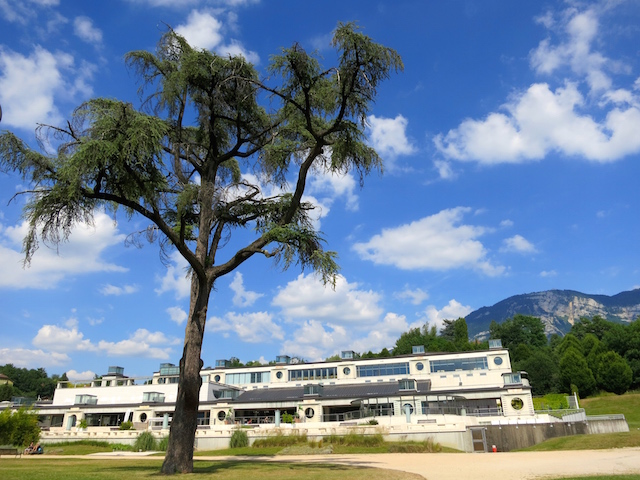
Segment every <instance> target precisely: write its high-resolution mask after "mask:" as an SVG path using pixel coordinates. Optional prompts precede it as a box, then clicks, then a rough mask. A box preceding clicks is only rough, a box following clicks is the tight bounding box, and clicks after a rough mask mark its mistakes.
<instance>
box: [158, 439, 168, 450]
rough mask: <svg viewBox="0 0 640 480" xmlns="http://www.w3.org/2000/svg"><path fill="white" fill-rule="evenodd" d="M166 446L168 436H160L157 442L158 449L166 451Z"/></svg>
mask: <svg viewBox="0 0 640 480" xmlns="http://www.w3.org/2000/svg"><path fill="white" fill-rule="evenodd" d="M167 447H169V436H166V437H162V439H161V440H160V441H159V442H158V450H160V451H161V452H166V451H167Z"/></svg>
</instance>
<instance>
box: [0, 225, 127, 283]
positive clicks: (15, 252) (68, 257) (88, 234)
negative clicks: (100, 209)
mask: <svg viewBox="0 0 640 480" xmlns="http://www.w3.org/2000/svg"><path fill="white" fill-rule="evenodd" d="M27 231H28V224H27V222H23V223H21V224H20V225H16V226H13V227H3V226H2V225H0V264H1V265H2V266H3V275H1V276H0V288H5V289H24V288H34V289H50V288H56V287H57V286H58V285H59V284H60V282H62V281H63V280H64V279H66V278H68V277H72V276H76V275H82V274H86V273H95V272H125V271H127V269H126V268H124V267H121V266H119V265H116V264H114V263H110V262H107V261H105V260H104V259H103V258H102V256H103V255H104V253H105V252H106V250H107V249H108V248H109V247H112V246H114V245H118V244H122V242H123V241H124V238H125V236H124V235H122V234H120V233H119V232H118V228H117V226H116V225H114V223H113V221H112V220H111V219H110V218H109V217H108V216H107V215H105V214H103V213H98V214H96V216H95V220H94V225H93V226H89V225H78V226H76V227H75V228H74V230H73V232H72V233H71V235H70V237H69V241H68V242H66V243H62V244H60V245H59V247H58V249H57V251H56V250H54V249H51V248H48V247H46V246H44V245H43V246H41V247H40V248H39V250H38V251H37V252H36V253H35V255H34V257H33V259H32V261H31V265H30V266H29V267H28V268H23V266H22V263H23V260H24V254H23V253H22V252H21V250H22V239H23V238H24V237H25V235H26V233H27Z"/></svg>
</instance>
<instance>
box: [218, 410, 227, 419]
mask: <svg viewBox="0 0 640 480" xmlns="http://www.w3.org/2000/svg"><path fill="white" fill-rule="evenodd" d="M226 416H227V414H226V413H224V412H223V411H220V412H218V420H220V421H222V420H224V419H225V417H226Z"/></svg>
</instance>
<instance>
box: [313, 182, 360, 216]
mask: <svg viewBox="0 0 640 480" xmlns="http://www.w3.org/2000/svg"><path fill="white" fill-rule="evenodd" d="M356 188H357V182H356V180H355V178H354V177H353V175H352V174H351V173H347V174H339V173H331V172H318V171H316V172H313V174H312V176H311V181H310V182H309V193H310V194H311V195H316V196H321V195H324V196H323V197H322V198H321V200H320V203H321V204H326V205H327V206H328V207H330V206H331V205H333V203H334V202H335V200H337V199H338V198H344V200H345V202H346V208H347V210H350V211H354V212H355V211H357V210H358V207H359V205H358V195H357V194H356V193H355V192H356ZM328 210H329V209H328V208H327V212H326V213H327V214H328ZM323 216H326V214H325V215H323Z"/></svg>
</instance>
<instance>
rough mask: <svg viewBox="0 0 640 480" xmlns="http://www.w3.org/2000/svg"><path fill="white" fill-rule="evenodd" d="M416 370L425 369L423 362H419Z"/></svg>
mask: <svg viewBox="0 0 640 480" xmlns="http://www.w3.org/2000/svg"><path fill="white" fill-rule="evenodd" d="M416 368H417V369H418V370H422V369H423V368H424V364H423V363H422V362H418V363H416Z"/></svg>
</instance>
